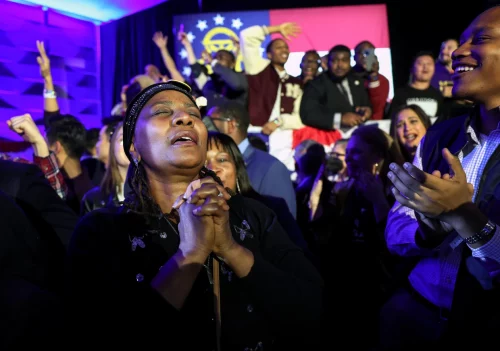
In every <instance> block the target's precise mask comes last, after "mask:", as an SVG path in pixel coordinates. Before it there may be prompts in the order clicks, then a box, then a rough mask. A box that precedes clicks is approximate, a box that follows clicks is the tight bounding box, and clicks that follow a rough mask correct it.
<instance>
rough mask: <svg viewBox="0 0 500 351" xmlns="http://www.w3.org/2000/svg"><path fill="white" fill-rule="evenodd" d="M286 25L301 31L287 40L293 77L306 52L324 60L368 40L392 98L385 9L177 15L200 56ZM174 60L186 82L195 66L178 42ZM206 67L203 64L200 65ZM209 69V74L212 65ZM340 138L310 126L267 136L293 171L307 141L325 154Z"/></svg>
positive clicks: (365, 7)
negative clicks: (255, 31) (244, 35)
mask: <svg viewBox="0 0 500 351" xmlns="http://www.w3.org/2000/svg"><path fill="white" fill-rule="evenodd" d="M284 22H295V23H297V24H298V25H299V26H300V27H301V29H302V32H301V34H299V35H298V36H297V37H296V38H292V39H291V40H290V41H289V42H288V45H289V48H290V55H289V57H288V62H287V63H286V65H285V68H286V71H287V72H288V74H290V75H292V76H299V75H300V73H301V70H300V62H301V60H302V57H303V55H304V53H305V52H306V51H308V50H316V51H318V53H319V54H320V56H324V55H326V54H327V53H328V51H329V50H330V49H331V48H332V47H334V46H335V45H339V44H343V45H346V46H347V47H349V48H351V50H352V57H353V58H352V65H354V47H355V46H356V45H357V44H358V43H360V42H361V41H364V40H368V41H370V42H372V43H373V45H375V48H376V49H375V54H376V55H377V58H378V61H379V66H380V73H381V74H383V75H384V76H385V77H386V78H387V79H388V80H389V86H390V90H389V99H391V98H392V96H393V94H394V93H393V79H392V63H391V51H390V48H389V28H388V21H387V10H386V6H385V5H356V6H334V7H323V8H302V9H285V10H269V11H248V12H220V13H200V14H189V15H180V16H175V17H174V21H173V25H174V28H173V33H177V32H178V31H179V30H183V31H184V32H185V33H186V34H187V37H188V39H189V41H190V42H191V45H192V46H193V50H194V53H195V55H196V56H197V58H199V59H200V58H201V53H202V52H203V51H204V50H206V51H208V52H209V53H210V54H213V53H215V52H217V51H218V50H221V49H225V50H228V51H233V52H234V43H233V40H232V38H234V39H238V38H239V33H240V31H241V30H243V29H245V28H247V27H251V26H256V25H258V26H264V25H265V26H275V25H280V24H281V23H284ZM278 37H280V35H279V34H273V35H272V36H271V37H269V36H268V37H267V38H266V40H265V41H264V42H263V43H262V46H261V54H262V55H263V56H264V55H265V47H266V46H267V44H268V43H269V41H270V40H272V39H274V38H278ZM174 57H175V61H176V64H177V67H179V70H180V71H181V72H182V74H183V75H184V76H185V77H186V78H188V77H189V76H190V74H191V68H190V67H189V64H188V62H187V52H186V50H185V49H184V47H183V45H182V44H181V43H180V42H179V41H178V40H176V41H175V54H174ZM199 62H200V63H202V62H203V61H201V60H200V61H199ZM207 70H208V72H209V73H211V67H210V66H209V65H208V66H207ZM236 70H237V71H243V70H244V67H243V62H242V57H241V53H239V55H238V56H237V61H236ZM341 137H342V135H341V134H340V132H338V131H333V132H332V131H322V130H318V129H315V128H311V127H305V128H302V129H300V130H293V131H292V130H280V129H278V130H276V131H275V132H273V133H272V134H271V135H270V137H269V142H268V146H269V152H270V153H271V154H272V155H273V156H275V157H277V158H278V159H279V160H281V161H282V162H283V163H285V165H286V166H287V167H288V168H289V169H290V170H294V168H295V167H294V160H293V150H294V148H295V147H296V146H297V145H298V144H299V143H300V142H301V141H303V140H304V139H313V140H316V141H317V142H320V143H321V144H323V145H325V148H326V149H327V151H329V149H331V147H332V146H333V143H334V142H335V141H336V140H338V139H340V138H341Z"/></svg>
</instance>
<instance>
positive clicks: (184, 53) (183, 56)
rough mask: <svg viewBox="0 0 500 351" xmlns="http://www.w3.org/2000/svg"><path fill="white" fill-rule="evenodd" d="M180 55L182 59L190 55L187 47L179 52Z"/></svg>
mask: <svg viewBox="0 0 500 351" xmlns="http://www.w3.org/2000/svg"><path fill="white" fill-rule="evenodd" d="M179 56H180V57H181V58H182V59H185V58H186V57H188V53H187V51H186V49H182V50H181V52H179Z"/></svg>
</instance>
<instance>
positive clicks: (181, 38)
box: [177, 32, 191, 46]
mask: <svg viewBox="0 0 500 351" xmlns="http://www.w3.org/2000/svg"><path fill="white" fill-rule="evenodd" d="M177 39H179V41H180V42H181V44H182V45H184V46H186V45H191V42H190V41H189V39H188V37H187V34H186V33H185V32H179V34H178V35H177Z"/></svg>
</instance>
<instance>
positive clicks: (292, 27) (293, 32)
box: [279, 22, 302, 40]
mask: <svg viewBox="0 0 500 351" xmlns="http://www.w3.org/2000/svg"><path fill="white" fill-rule="evenodd" d="M279 29H280V33H281V35H282V36H283V38H285V39H286V40H290V39H292V38H296V37H297V36H298V35H299V34H300V33H301V32H302V30H301V28H300V26H299V25H298V24H297V23H294V22H285V23H282V24H280V26H279Z"/></svg>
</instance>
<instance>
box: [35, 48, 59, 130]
mask: <svg viewBox="0 0 500 351" xmlns="http://www.w3.org/2000/svg"><path fill="white" fill-rule="evenodd" d="M36 47H37V49H38V53H39V56H38V57H37V58H36V61H37V62H38V65H39V66H40V75H41V76H42V78H43V110H44V118H43V119H44V124H45V128H47V127H48V126H49V125H50V118H51V117H52V116H56V115H59V104H58V103H57V95H56V92H55V90H54V82H53V80H52V71H51V69H50V59H49V57H48V56H47V52H46V51H45V45H44V43H43V41H39V40H37V41H36Z"/></svg>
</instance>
